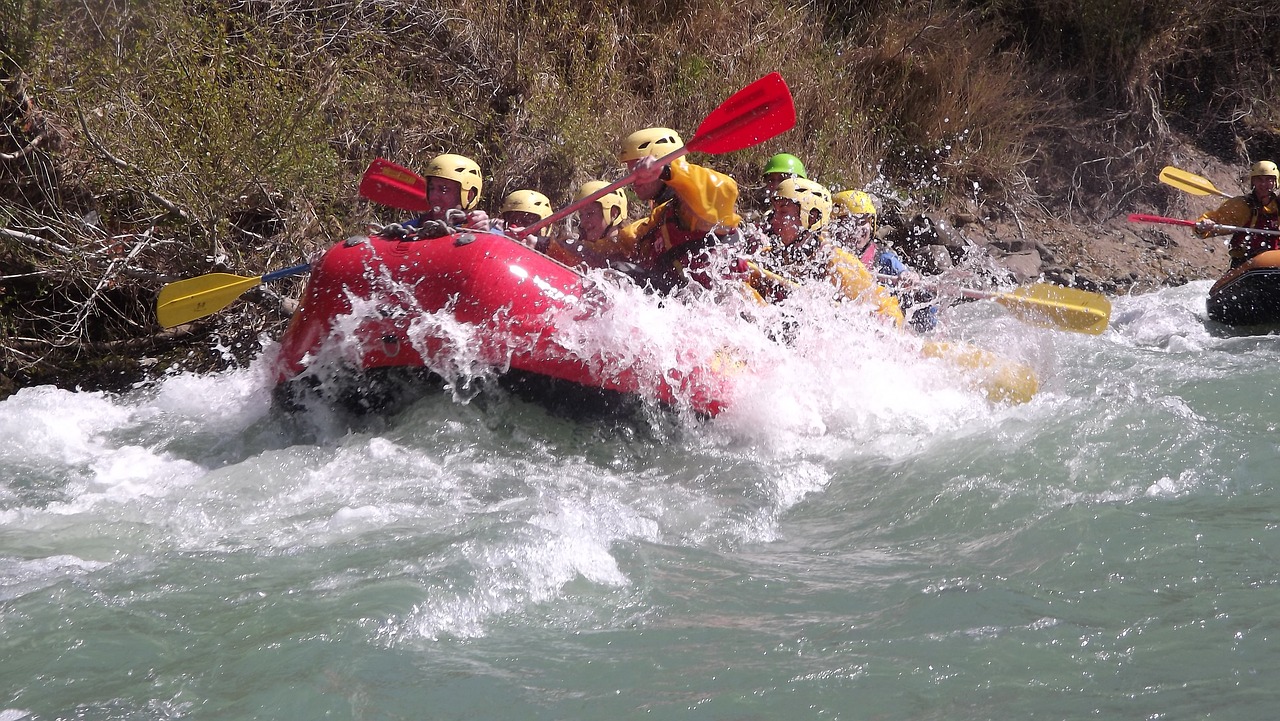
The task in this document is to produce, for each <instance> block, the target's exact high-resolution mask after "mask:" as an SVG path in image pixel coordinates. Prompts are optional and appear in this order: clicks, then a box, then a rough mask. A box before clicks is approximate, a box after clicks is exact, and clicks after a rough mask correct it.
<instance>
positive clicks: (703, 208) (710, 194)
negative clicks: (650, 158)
mask: <svg viewBox="0 0 1280 721" xmlns="http://www.w3.org/2000/svg"><path fill="white" fill-rule="evenodd" d="M667 169H668V170H667V172H666V173H665V175H666V183H667V185H668V186H669V187H670V188H671V189H672V190H674V191H675V193H676V196H677V197H679V198H680V212H681V215H683V216H684V218H683V220H685V221H686V222H687V223H688V224H689V225H690V226H692V227H693V229H694V230H710V229H711V228H713V227H715V226H717V225H724V226H728V227H731V228H732V227H736V226H737V225H738V223H741V222H742V218H741V217H739V216H738V213H737V211H736V208H735V206H736V205H737V202H738V184H737V183H735V182H734V180H733V178H730V177H729V176H727V175H724V174H723V173H717V172H716V171H714V170H711V169H710V168H704V167H702V166H701V165H694V164H693V163H690V162H689V161H687V160H685V159H684V158H677V159H676V160H675V161H674V162H672V163H671V164H670V165H668V166H667Z"/></svg>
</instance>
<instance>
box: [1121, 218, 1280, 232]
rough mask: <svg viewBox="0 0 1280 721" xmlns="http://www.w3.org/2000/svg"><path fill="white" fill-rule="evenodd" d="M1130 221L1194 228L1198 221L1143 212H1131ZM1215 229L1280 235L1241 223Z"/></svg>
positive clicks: (1216, 225)
mask: <svg viewBox="0 0 1280 721" xmlns="http://www.w3.org/2000/svg"><path fill="white" fill-rule="evenodd" d="M1129 222H1130V223H1163V224H1165V225H1185V226H1188V227H1192V228H1194V227H1195V225H1196V221H1194V220H1183V219H1182V218H1166V217H1164V216H1162V215H1144V214H1142V213H1130V214H1129ZM1213 227H1214V230H1225V231H1228V232H1231V233H1249V234H1251V235H1277V236H1280V230H1266V229H1265V228H1243V227H1241V226H1239V225H1222V224H1220V223H1214V224H1213Z"/></svg>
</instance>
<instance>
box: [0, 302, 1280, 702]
mask: <svg viewBox="0 0 1280 721" xmlns="http://www.w3.org/2000/svg"><path fill="white" fill-rule="evenodd" d="M1207 287H1208V286H1207V284H1206V283H1194V284H1191V285H1188V286H1184V287H1181V288H1176V289H1169V290H1163V291H1160V292H1157V293H1152V294H1149V295H1143V296H1137V297H1123V298H1116V299H1114V304H1115V311H1114V314H1113V318H1112V327H1111V328H1110V329H1109V330H1108V331H1107V332H1106V333H1104V334H1102V335H1099V336H1086V335H1078V334H1072V333H1064V332H1057V331H1052V330H1045V329H1039V328H1034V327H1031V326H1028V325H1024V324H1022V323H1019V322H1018V321H1016V320H1014V319H1012V318H1010V317H1009V316H1008V315H1007V314H1004V313H1003V311H1002V310H1001V309H1000V308H998V307H997V306H994V305H993V304H991V303H974V304H969V305H966V306H963V307H959V308H954V309H951V311H950V312H949V316H948V324H949V326H950V328H951V331H952V332H953V333H955V334H957V335H959V336H961V337H964V338H967V339H969V340H971V341H972V342H974V343H976V344H978V345H982V346H984V347H987V348H993V349H997V350H999V351H1000V352H1001V353H1002V354H1004V355H1006V356H1008V357H1011V358H1016V359H1019V360H1021V361H1024V362H1026V363H1029V364H1031V365H1032V366H1033V367H1034V368H1035V369H1036V371H1037V373H1038V375H1039V377H1040V381H1041V384H1042V390H1041V392H1040V393H1039V395H1038V396H1037V397H1036V398H1035V399H1034V400H1033V401H1032V402H1031V403H1028V404H1025V405H1020V406H1011V407H1009V406H992V405H990V404H988V403H987V402H986V401H985V400H984V399H983V398H982V397H981V395H980V394H979V393H978V392H976V391H974V390H973V389H971V388H968V387H967V386H965V385H964V384H963V383H962V382H960V381H959V379H958V378H955V377H952V376H951V375H950V374H949V373H948V372H947V371H945V370H943V369H940V368H939V367H938V366H937V365H931V364H930V362H926V361H921V360H912V357H908V354H906V353H905V352H904V351H902V350H900V349H898V348H896V347H895V346H894V345H893V344H892V343H889V342H885V341H869V340H867V339H866V337H865V336H866V334H863V333H860V332H850V331H849V330H848V326H846V327H845V331H843V332H837V331H833V330H832V328H833V326H826V327H825V329H824V326H823V324H824V323H825V322H826V321H827V319H824V318H821V317H818V318H816V320H815V321H814V323H815V327H816V328H818V329H819V330H818V331H814V332H812V333H809V332H807V331H802V332H800V333H799V334H798V337H797V338H796V339H795V342H794V343H793V344H792V345H791V346H789V347H788V348H787V349H785V350H782V349H779V350H776V351H773V355H771V356H767V357H765V356H759V357H757V358H756V359H757V365H762V366H763V367H765V368H767V369H768V372H767V373H765V374H763V375H762V377H761V378H760V379H759V380H758V381H756V382H755V386H754V387H753V388H752V389H751V390H750V392H749V393H747V394H745V395H744V397H743V398H741V399H740V400H739V402H737V403H736V404H735V405H734V406H733V407H731V408H730V410H729V411H727V412H726V413H724V414H722V415H721V416H719V417H717V418H715V419H713V420H696V419H691V418H688V417H686V416H682V415H680V414H678V413H664V412H660V411H652V410H651V411H650V412H648V413H641V414H638V415H637V416H635V417H633V418H630V419H626V420H624V421H621V422H618V421H612V422H609V423H601V422H595V421H590V420H588V421H584V420H574V419H570V418H566V417H563V416H561V415H556V414H552V413H550V412H548V410H547V409H546V408H545V407H544V406H542V405H539V404H531V403H526V402H524V401H520V400H517V399H512V398H509V397H506V396H504V395H502V394H501V393H497V394H487V395H485V396H481V397H478V398H472V397H471V396H470V395H468V394H467V393H466V392H464V391H465V389H463V391H460V390H458V386H456V385H455V386H454V387H452V388H451V389H441V390H440V392H438V393H433V394H430V395H428V396H427V397H426V398H425V399H423V400H421V401H419V402H417V403H415V404H414V405H412V406H410V407H409V408H408V409H406V410H404V411H402V412H399V413H397V414H395V415H392V416H390V417H380V418H373V419H367V420H365V421H362V422H360V423H358V424H355V425H340V424H334V423H331V422H329V421H328V420H326V419H324V418H322V417H317V418H315V419H310V420H312V421H314V423H312V424H311V426H310V430H308V431H306V432H302V431H300V430H299V429H298V426H297V425H296V422H297V419H296V418H295V419H291V420H290V419H281V417H280V416H279V415H277V414H275V413H273V412H272V411H271V406H270V394H269V386H270V384H269V380H268V374H267V372H266V370H265V369H266V367H267V365H268V363H267V359H268V358H269V357H270V355H271V353H272V344H271V343H270V341H265V342H264V351H263V355H262V359H261V360H260V361H259V362H256V363H255V364H254V365H253V366H252V367H250V368H245V369H241V370H236V371H231V372H226V373H220V374H215V375H195V374H184V373H175V374H173V375H171V376H169V377H167V378H166V379H165V380H164V381H162V382H157V383H154V384H150V385H148V386H146V387H140V388H138V389H136V390H134V391H131V392H128V393H124V394H118V395H116V394H103V393H94V392H69V391H63V390H57V389H54V388H49V387H41V388H31V389H26V390H23V391H21V392H19V393H18V394H16V395H14V396H12V397H10V398H9V399H7V400H5V401H3V402H0V721H19V720H22V719H31V720H33V721H34V720H37V719H185V718H190V719H279V720H284V719H299V720H307V721H312V720H314V719H322V718H328V719H388V720H390V719H457V720H462V719H522V720H535V719H547V720H551V719H566V720H568V719H583V720H587V719H600V720H608V721H619V720H621V719H708V720H711V719H726V720H729V719H733V720H749V719H761V720H763V719H786V720H787V721H800V720H801V719H895V720H896V719H945V720H946V721H962V720H964V719H1084V718H1101V719H1152V720H1154V719H1200V718H1224V719H1263V718H1271V717H1273V716H1274V715H1275V709H1276V708H1277V707H1280V689H1278V688H1277V687H1276V686H1274V685H1273V684H1275V683H1276V679H1280V610H1278V609H1280V490H1278V489H1277V481H1280V463H1277V461H1278V460H1280V453H1278V446H1280V435H1278V434H1277V423H1278V419H1280V414H1278V413H1277V411H1276V409H1275V408H1274V407H1273V406H1272V403H1274V402H1275V396H1276V387H1277V385H1280V339H1278V338H1277V337H1275V336H1260V337H1239V336H1232V335H1230V334H1226V333H1223V332H1220V330H1215V329H1214V328H1211V327H1208V326H1207V325H1206V321H1205V317H1204V315H1205V313H1204V308H1203V298H1204V295H1205V292H1206V291H1207ZM650 312H652V313H654V314H659V313H660V312H661V309H652V310H651V311H650ZM817 315H819V316H820V315H821V314H820V313H819V314H817ZM672 322H673V323H675V324H676V330H674V331H673V332H677V333H678V332H679V330H678V328H679V324H681V323H684V322H686V321H685V320H682V319H679V318H676V319H674V320H673V321H672ZM645 324H646V325H652V324H650V323H649V322H648V320H646V321H645ZM761 347H763V346H761ZM657 350H659V351H660V350H661V349H657ZM760 358H766V360H767V362H765V363H760V362H759V359H760ZM935 363H936V362H935ZM304 420H306V419H304Z"/></svg>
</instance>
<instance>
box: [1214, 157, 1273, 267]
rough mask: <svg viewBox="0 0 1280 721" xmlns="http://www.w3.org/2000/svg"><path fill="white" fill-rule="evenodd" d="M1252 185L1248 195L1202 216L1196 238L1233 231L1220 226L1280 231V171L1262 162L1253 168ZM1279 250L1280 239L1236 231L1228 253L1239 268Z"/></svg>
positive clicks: (1264, 161)
mask: <svg viewBox="0 0 1280 721" xmlns="http://www.w3.org/2000/svg"><path fill="white" fill-rule="evenodd" d="M1249 184H1250V185H1251V186H1253V189H1252V191H1251V192H1250V193H1249V194H1248V195H1240V196H1237V197H1235V198H1229V199H1227V201H1226V202H1224V203H1223V204H1222V205H1220V206H1218V207H1217V208H1216V209H1214V210H1211V211H1209V212H1207V213H1205V214H1204V215H1202V216H1200V218H1199V219H1198V220H1197V221H1196V225H1195V232H1196V235H1198V236H1200V237H1201V238H1208V237H1209V236H1211V235H1225V234H1226V233H1231V232H1232V231H1229V230H1226V231H1219V230H1217V226H1219V225H1234V226H1236V227H1240V228H1257V229H1259V230H1280V200H1278V199H1277V197H1276V186H1277V185H1280V169H1277V168H1276V164H1275V163H1273V162H1271V161H1270V160H1260V161H1258V162H1256V163H1254V164H1253V167H1251V168H1250V169H1249ZM1277 247H1280V237H1277V236H1274V235H1262V234H1253V233H1245V232H1239V231H1237V232H1234V233H1232V235H1231V242H1230V246H1229V250H1228V253H1229V255H1230V256H1231V267H1232V268H1235V267H1237V266H1239V265H1240V264H1242V263H1244V262H1245V261H1246V260H1248V259H1250V258H1252V257H1253V256H1255V255H1257V254H1259V253H1261V252H1263V251H1267V250H1274V249H1276V248H1277Z"/></svg>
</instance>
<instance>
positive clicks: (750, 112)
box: [687, 73, 796, 154]
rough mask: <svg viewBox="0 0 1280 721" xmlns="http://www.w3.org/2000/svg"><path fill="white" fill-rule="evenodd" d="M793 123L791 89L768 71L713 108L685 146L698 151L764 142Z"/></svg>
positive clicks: (733, 148) (710, 151) (793, 107)
mask: <svg viewBox="0 0 1280 721" xmlns="http://www.w3.org/2000/svg"><path fill="white" fill-rule="evenodd" d="M795 124H796V105H795V101H793V100H792V99H791V89H790V88H788V87H787V83H786V81H784V80H783V79H782V75H780V74H778V73H770V74H768V75H766V76H764V77H763V78H760V79H759V80H757V81H755V82H754V83H751V84H750V85H748V86H747V87H745V88H743V89H741V90H739V91H738V92H736V93H734V94H733V96H731V97H730V98H729V99H728V100H726V101H724V102H723V103H721V104H720V107H718V108H716V109H715V110H712V111H711V114H710V115H708V116H707V117H706V119H705V120H703V121H702V125H699V126H698V132H697V133H695V134H694V136H693V139H692V140H690V141H689V142H688V143H687V147H688V148H689V150H692V151H697V152H700V153H712V154H718V153H729V152H732V151H734V150H742V149H743V148H749V147H751V146H753V145H758V144H760V143H763V142H764V141H766V140H768V139H769V138H772V137H775V136H777V135H780V134H782V133H784V132H786V131H788V130H790V129H791V128H792V127H794V126H795Z"/></svg>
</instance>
